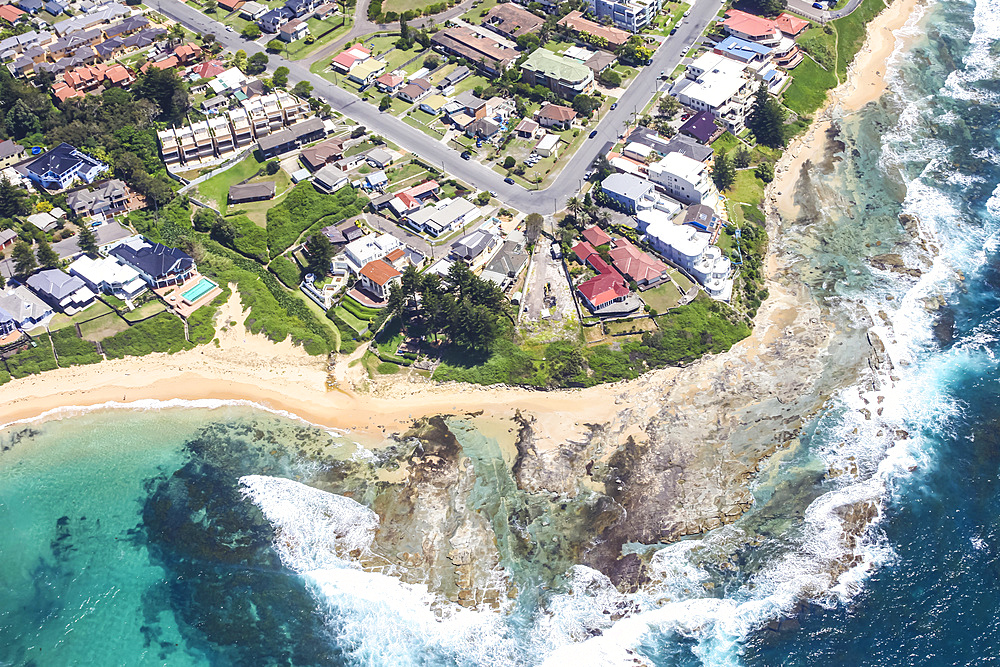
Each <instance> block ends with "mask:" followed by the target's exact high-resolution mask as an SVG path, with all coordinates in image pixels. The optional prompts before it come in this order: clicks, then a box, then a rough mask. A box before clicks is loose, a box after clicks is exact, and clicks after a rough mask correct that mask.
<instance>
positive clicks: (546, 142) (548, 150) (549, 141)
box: [535, 132, 559, 157]
mask: <svg viewBox="0 0 1000 667" xmlns="http://www.w3.org/2000/svg"><path fill="white" fill-rule="evenodd" d="M558 146H559V135H557V134H549V133H548V132H546V133H545V134H544V135H543V136H542V138H541V139H539V140H538V143H537V144H535V152H536V153H538V154H539V155H541V156H542V157H549V156H550V155H554V154H555V152H556V148H557V147H558Z"/></svg>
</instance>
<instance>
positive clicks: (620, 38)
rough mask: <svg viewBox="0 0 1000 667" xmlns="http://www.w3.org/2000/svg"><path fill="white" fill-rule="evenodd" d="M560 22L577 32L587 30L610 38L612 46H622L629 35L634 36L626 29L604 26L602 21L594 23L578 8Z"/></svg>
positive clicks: (592, 33)
mask: <svg viewBox="0 0 1000 667" xmlns="http://www.w3.org/2000/svg"><path fill="white" fill-rule="evenodd" d="M559 24H560V25H565V26H569V27H570V28H572V29H573V30H576V31H577V32H585V33H588V34H591V35H594V36H596V37H603V38H604V39H606V40H608V44H610V45H612V46H621V45H622V44H624V43H625V42H627V41H628V38H629V37H631V36H632V35H631V34H630V33H628V32H626V31H625V30H620V29H618V28H611V27H608V26H603V25H601V24H600V23H594V22H593V21H590V20H588V19H585V18H583V14H582V13H581V12H580V10H578V9H574V10H573V11H571V12H570V13H569V14H567V15H566V16H565V17H564V18H563V19H562V20H561V21H559Z"/></svg>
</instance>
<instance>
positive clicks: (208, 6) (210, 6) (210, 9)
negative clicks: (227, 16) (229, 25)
mask: <svg viewBox="0 0 1000 667" xmlns="http://www.w3.org/2000/svg"><path fill="white" fill-rule="evenodd" d="M218 8H219V3H218V2H216V1H215V0H208V2H206V3H205V13H206V14H214V13H215V10H217V9H218Z"/></svg>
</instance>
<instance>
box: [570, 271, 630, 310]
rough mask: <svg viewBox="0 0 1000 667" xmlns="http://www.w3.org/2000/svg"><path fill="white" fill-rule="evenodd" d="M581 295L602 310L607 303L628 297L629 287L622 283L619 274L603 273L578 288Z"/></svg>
mask: <svg viewBox="0 0 1000 667" xmlns="http://www.w3.org/2000/svg"><path fill="white" fill-rule="evenodd" d="M577 290H578V291H579V292H580V294H581V295H582V296H583V297H584V298H585V299H587V301H589V302H590V304H591V305H592V306H594V308H600V307H601V306H603V305H604V304H606V303H609V302H611V301H614V300H615V299H619V298H621V297H623V296H628V287H626V286H625V284H624V283H622V279H621V277H620V276H618V275H617V274H612V273H602V274H601V275H599V276H596V277H594V278H591V279H590V280H588V281H587V282H585V283H583V284H581V285H580V286H579V287H577Z"/></svg>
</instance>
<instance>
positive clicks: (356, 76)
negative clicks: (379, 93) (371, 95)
mask: <svg viewBox="0 0 1000 667" xmlns="http://www.w3.org/2000/svg"><path fill="white" fill-rule="evenodd" d="M383 72H385V63H384V62H382V61H381V60H376V59H375V58H369V59H368V60H364V61H362V62H359V63H357V64H355V65H354V67H352V68H351V71H350V73H349V74H348V75H347V78H348V79H350V80H351V81H354V82H355V83H358V84H360V85H361V86H368V85H371V83H372V82H373V81H375V79H377V78H378V77H379V76H380V75H381V74H382V73H383Z"/></svg>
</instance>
